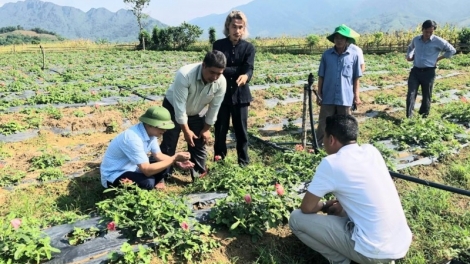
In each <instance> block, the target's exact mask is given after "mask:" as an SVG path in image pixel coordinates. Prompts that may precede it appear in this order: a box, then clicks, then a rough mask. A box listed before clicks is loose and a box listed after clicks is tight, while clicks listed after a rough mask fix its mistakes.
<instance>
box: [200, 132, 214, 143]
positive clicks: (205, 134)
mask: <svg viewBox="0 0 470 264" xmlns="http://www.w3.org/2000/svg"><path fill="white" fill-rule="evenodd" d="M199 137H200V138H201V139H202V142H203V143H204V144H207V143H208V142H209V140H210V139H211V137H212V136H211V131H210V130H202V131H201V134H200V135H199Z"/></svg>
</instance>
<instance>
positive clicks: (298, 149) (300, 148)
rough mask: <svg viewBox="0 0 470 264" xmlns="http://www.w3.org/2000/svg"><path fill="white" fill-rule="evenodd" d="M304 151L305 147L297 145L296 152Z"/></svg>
mask: <svg viewBox="0 0 470 264" xmlns="http://www.w3.org/2000/svg"><path fill="white" fill-rule="evenodd" d="M302 150H304V147H303V146H302V145H300V144H297V145H295V151H302Z"/></svg>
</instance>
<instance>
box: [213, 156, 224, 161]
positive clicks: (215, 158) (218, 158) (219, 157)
mask: <svg viewBox="0 0 470 264" xmlns="http://www.w3.org/2000/svg"><path fill="white" fill-rule="evenodd" d="M221 159H222V157H221V156H220V155H216V156H215V157H214V160H215V161H219V160H221Z"/></svg>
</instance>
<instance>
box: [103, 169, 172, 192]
mask: <svg viewBox="0 0 470 264" xmlns="http://www.w3.org/2000/svg"><path fill="white" fill-rule="evenodd" d="M166 175H167V172H166V170H164V171H162V172H159V173H157V174H155V175H153V176H151V177H147V176H145V174H143V173H142V172H134V171H126V172H124V173H123V174H122V175H121V176H119V178H117V179H116V180H115V181H114V182H113V183H110V182H108V187H119V186H121V180H122V179H126V178H127V179H129V180H131V181H133V182H135V183H136V184H137V186H139V187H140V188H142V189H145V190H153V189H154V188H155V185H156V184H157V183H159V182H160V181H161V180H162V179H165V177H166Z"/></svg>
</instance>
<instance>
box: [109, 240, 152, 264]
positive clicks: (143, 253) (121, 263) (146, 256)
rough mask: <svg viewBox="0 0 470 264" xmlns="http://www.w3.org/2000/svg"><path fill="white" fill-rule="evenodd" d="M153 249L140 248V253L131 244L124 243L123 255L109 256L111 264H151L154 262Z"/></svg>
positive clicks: (140, 246) (112, 254)
mask: <svg viewBox="0 0 470 264" xmlns="http://www.w3.org/2000/svg"><path fill="white" fill-rule="evenodd" d="M152 252H153V251H152V249H151V248H147V247H144V246H142V245H139V246H138V251H137V252H136V251H134V248H133V247H132V246H131V245H130V244H129V243H127V242H126V243H124V244H122V246H121V253H117V252H113V253H111V254H110V255H109V263H113V264H135V263H139V264H142V263H143V264H149V263H150V262H151V261H152Z"/></svg>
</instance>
